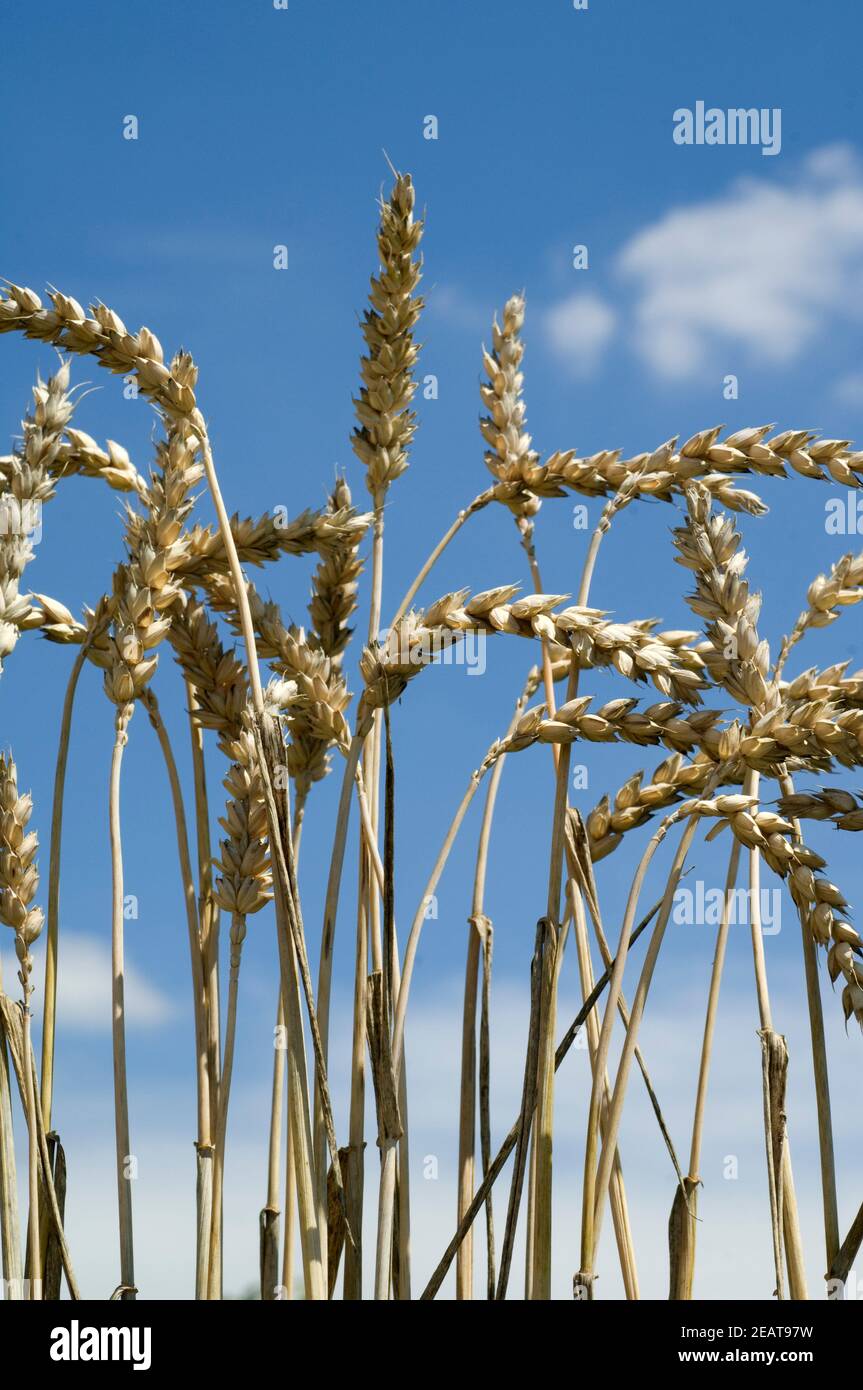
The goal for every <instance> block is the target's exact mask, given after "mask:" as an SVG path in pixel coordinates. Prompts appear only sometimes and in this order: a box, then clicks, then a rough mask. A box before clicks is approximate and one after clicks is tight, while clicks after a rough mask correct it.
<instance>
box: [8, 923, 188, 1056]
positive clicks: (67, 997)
mask: <svg viewBox="0 0 863 1390" xmlns="http://www.w3.org/2000/svg"><path fill="white" fill-rule="evenodd" d="M125 954H126V959H125V1002H126V1022H127V1024H128V1025H129V1026H130V1027H136V1026H137V1027H140V1028H155V1027H158V1025H159V1024H161V1023H164V1022H166V1021H167V1020H168V1019H169V1018H171V1017H172V1016H173V1014H174V1006H173V1004H172V1002H171V1000H170V999H169V998H168V997H167V996H166V995H165V994H163V993H162V991H161V990H160V989H159V988H158V987H157V986H156V985H154V984H151V982H150V981H149V980H148V979H147V978H146V977H145V976H144V975H142V974H141V972H140V971H139V970H137V969H136V968H135V966H134V965H132V964H131V963H130V961H129V950H128V944H127V947H126V953H125ZM35 955H36V978H37V980H38V987H37V990H36V994H35V996H34V1013H35V1014H36V1016H37V1017H38V1016H39V1015H40V1013H41V1000H42V996H43V990H42V979H43V978H44V938H43V940H42V941H40V943H39V950H37V952H36V953H35ZM59 958H60V966H59V970H58V975H57V1024H58V1027H59V1028H61V1029H74V1030H75V1031H77V1032H86V1033H89V1032H105V1031H107V1030H109V1029H110V1027H111V948H110V946H109V945H108V944H107V943H106V942H103V941H101V940H100V939H99V938H98V937H96V936H89V935H87V934H85V933H82V932H65V933H61V936H60V953H59ZM16 975H17V966H16V962H15V957H14V955H13V954H12V953H11V952H4V956H3V978H4V981H5V988H6V991H7V993H9V994H12V995H13V996H14V993H15V991H14V988H13V982H14V980H15V978H16Z"/></svg>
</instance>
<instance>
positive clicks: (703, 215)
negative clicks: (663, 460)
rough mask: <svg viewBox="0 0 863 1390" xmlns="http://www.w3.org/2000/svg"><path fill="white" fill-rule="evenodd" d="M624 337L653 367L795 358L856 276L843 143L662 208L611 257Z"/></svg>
mask: <svg viewBox="0 0 863 1390" xmlns="http://www.w3.org/2000/svg"><path fill="white" fill-rule="evenodd" d="M618 265H619V269H620V271H621V272H622V274H623V276H624V278H625V279H626V280H627V281H628V282H629V283H630V284H631V285H632V287H633V290H634V296H635V302H634V305H633V317H634V324H635V340H634V341H635V345H636V348H637V350H638V351H639V353H640V354H641V355H642V356H643V357H644V359H645V361H646V362H647V363H648V364H649V365H650V366H651V367H652V368H653V369H654V370H655V371H656V372H657V373H658V374H660V375H662V376H668V377H675V378H682V377H687V376H692V375H695V374H697V373H698V372H700V370H701V369H702V368H703V367H704V366H705V365H706V364H707V363H708V362H709V361H715V360H721V365H723V366H729V367H733V365H734V361H733V357H732V356H731V355H732V354H734V353H738V352H739V351H740V350H741V349H742V350H743V352H744V353H745V354H746V356H747V357H748V358H749V359H750V360H754V361H759V362H763V363H768V364H775V365H781V364H784V363H790V362H793V361H796V360H798V359H799V358H800V357H801V356H802V354H803V353H804V352H805V351H806V350H807V349H808V348H809V347H810V346H811V345H812V344H813V343H814V342H815V340H816V339H817V338H818V337H819V335H820V334H821V333H823V332H824V330H825V329H826V328H827V326H828V325H829V323H830V321H831V320H832V319H834V318H836V317H845V316H846V315H847V314H848V312H849V305H851V304H853V302H854V299H855V297H856V296H855V291H856V290H859V288H860V286H861V284H863V174H861V170H860V167H859V165H858V164H857V162H856V161H855V159H854V158H853V155H852V153H851V151H850V150H848V149H847V148H845V147H838V148H836V147H834V148H832V149H825V150H821V151H818V152H817V153H816V154H815V155H814V156H812V157H811V158H810V159H809V160H807V162H806V163H805V164H804V165H803V167H802V169H801V170H800V172H799V174H798V176H797V177H796V178H795V179H793V180H791V181H789V182H785V183H780V182H779V181H773V180H769V179H751V178H750V179H745V180H741V181H740V182H738V183H735V184H733V185H732V186H731V188H730V189H729V190H728V191H727V192H726V193H723V194H722V195H721V196H719V197H717V198H713V199H710V200H708V201H706V202H702V203H696V204H694V205H693V206H691V207H688V208H681V209H677V210H675V211H672V212H669V213H668V214H667V215H666V216H665V217H663V218H661V219H660V221H659V222H656V223H654V224H653V226H650V227H647V228H645V229H644V230H643V231H642V232H639V233H638V234H637V235H636V236H634V237H633V238H632V240H631V241H630V242H629V243H628V244H627V245H626V246H625V247H624V248H623V251H622V253H621V255H620V257H619V260H618Z"/></svg>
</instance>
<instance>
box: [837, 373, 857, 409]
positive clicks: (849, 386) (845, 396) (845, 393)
mask: <svg viewBox="0 0 863 1390" xmlns="http://www.w3.org/2000/svg"><path fill="white" fill-rule="evenodd" d="M833 395H834V396H835V397H836V399H837V401H840V402H841V403H842V405H856V406H859V405H863V372H847V373H846V375H845V376H841V377H840V378H839V380H838V381H837V382H836V385H835V386H834V387H833Z"/></svg>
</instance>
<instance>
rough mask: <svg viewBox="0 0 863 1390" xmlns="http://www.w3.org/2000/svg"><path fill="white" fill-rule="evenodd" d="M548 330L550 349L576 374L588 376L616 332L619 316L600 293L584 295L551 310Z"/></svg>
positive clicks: (548, 318) (547, 321)
mask: <svg viewBox="0 0 863 1390" xmlns="http://www.w3.org/2000/svg"><path fill="white" fill-rule="evenodd" d="M544 327H545V332H546V337H547V339H548V342H549V346H550V347H551V349H552V351H553V352H554V353H555V354H556V356H557V357H558V358H559V359H560V361H561V362H563V363H564V364H565V365H566V367H567V369H568V370H569V371H570V372H571V373H572V375H573V376H576V377H587V376H590V375H591V373H592V372H593V371H594V370H595V368H596V367H597V366H598V364H599V361H600V359H601V357H602V354H603V352H604V351H605V348H606V347H607V345H608V343H609V341H610V339H611V337H612V335H613V333H614V329H615V315H614V313H613V311H612V310H611V309H610V308H609V307H608V305H607V304H606V303H605V301H604V300H603V299H601V298H600V297H599V295H598V294H593V293H590V292H588V293H585V292H580V293H576V294H573V295H570V297H569V298H568V299H564V300H563V301H562V302H561V303H560V304H556V305H555V306H554V307H553V308H552V309H549V310H547V311H546V314H545V316H544Z"/></svg>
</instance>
